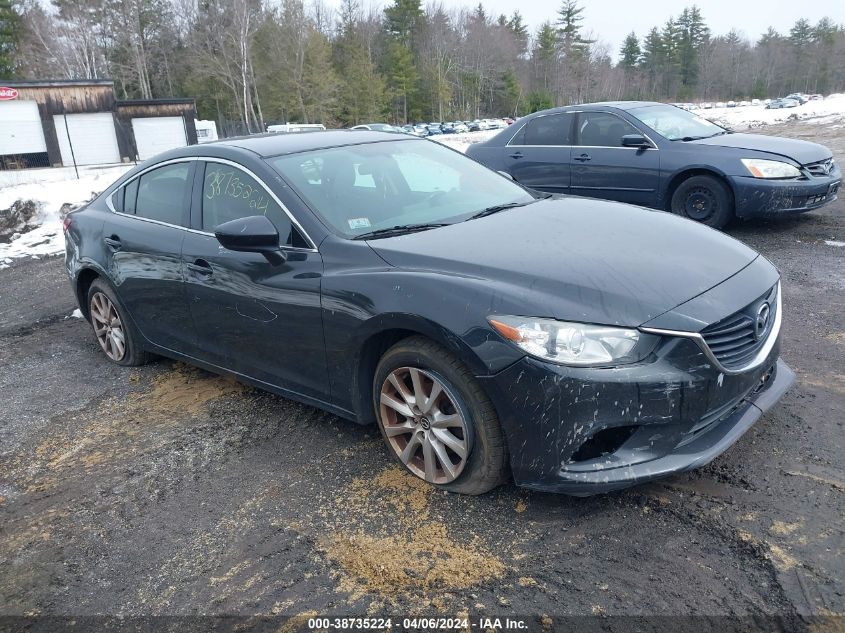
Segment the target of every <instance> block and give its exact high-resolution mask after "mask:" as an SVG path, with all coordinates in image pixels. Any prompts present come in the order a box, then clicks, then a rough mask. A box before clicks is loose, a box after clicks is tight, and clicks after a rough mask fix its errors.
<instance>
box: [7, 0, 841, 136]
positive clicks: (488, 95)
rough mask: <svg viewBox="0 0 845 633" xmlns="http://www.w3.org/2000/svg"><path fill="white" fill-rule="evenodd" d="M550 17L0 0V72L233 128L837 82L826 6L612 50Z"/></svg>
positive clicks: (728, 95) (282, 2)
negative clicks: (149, 102)
mask: <svg viewBox="0 0 845 633" xmlns="http://www.w3.org/2000/svg"><path fill="white" fill-rule="evenodd" d="M550 13H551V14H550V15H549V19H548V20H547V21H546V22H544V23H543V24H541V25H540V26H539V27H538V28H537V29H536V30H534V31H531V30H529V28H528V26H527V25H526V23H525V21H524V19H523V17H522V16H521V15H520V13H519V11H514V12H513V13H512V14H511V15H491V14H489V13H488V12H487V11H486V10H485V8H484V6H483V4H479V5H477V6H476V7H474V8H450V7H447V5H446V4H445V3H443V2H432V3H429V4H425V5H424V4H423V3H422V1H421V0H387V1H386V3H385V5H384V7H383V8H373V7H371V8H363V7H362V5H361V4H359V3H358V2H357V1H356V0H343V2H342V4H341V5H340V7H339V8H337V9H332V8H330V7H329V5H327V4H325V2H324V1H323V0H51V2H50V3H49V4H45V3H44V2H42V1H41V0H0V77H4V78H21V79H47V78H50V79H78V78H111V79H113V80H114V81H115V87H116V90H117V93H118V96H119V97H120V98H125V99H132V98H137V99H149V98H165V97H175V96H189V97H195V98H196V100H197V107H198V111H199V116H200V117H201V118H210V119H216V120H218V121H219V122H222V124H223V125H224V130H223V132H228V133H232V132H253V131H259V130H262V129H264V128H265V126H266V125H267V124H269V123H276V122H285V121H295V122H302V123H308V122H322V123H325V124H327V125H350V124H356V123H361V122H367V121H380V120H387V121H391V122H406V121H421V120H422V121H429V120H437V121H444V120H451V119H455V118H460V119H468V118H477V117H483V116H490V115H497V116H504V115H518V114H525V113H527V112H532V111H536V110H538V109H543V108H547V107H551V106H553V105H564V104H569V103H578V102H587V101H593V100H605V99H658V100H668V101H695V100H717V99H722V100H724V99H743V98H754V97H758V98H763V97H777V96H780V95H784V94H787V93H790V92H793V91H802V92H810V93H815V92H818V93H829V92H834V91H842V90H844V89H845V28H843V25H840V24H836V23H834V22H833V21H832V20H830V19H827V18H825V19H822V20H820V21H819V22H818V23H815V24H813V23H810V22H809V21H807V20H798V21H797V22H796V23H795V24H794V25H793V26H792V28H791V29H790V30H789V32H788V33H779V32H777V31H775V30H774V29H769V30H768V31H767V32H766V33H765V34H764V35H763V36H762V37H760V38H759V39H758V40H756V41H751V40H749V39H748V38H746V37H745V36H744V35H743V34H742V33H741V32H740V31H739V30H732V31H730V32H729V33H726V34H715V33H712V32H711V30H710V28H709V27H708V26H707V22H706V19H705V16H703V15H702V12H701V9H700V8H698V7H697V6H690V7H687V8H685V9H683V10H682V11H681V12H680V14H678V15H676V16H673V17H668V16H667V19H666V21H665V22H663V23H662V25H655V27H654V28H652V29H651V30H650V31H648V32H647V33H642V34H637V33H631V34H630V35H629V36H628V37H627V38H626V39H625V41H624V43H623V45H622V47H621V49H620V50H618V51H611V49H609V48H608V46H607V44H605V43H603V42H602V34H601V31H600V29H597V28H596V27H593V28H590V27H589V25H586V24H585V23H584V16H583V6H582V5H581V4H579V3H578V2H577V0H563V2H562V4H561V5H559V7H558V10H557V11H556V12H550ZM612 52H613V53H615V55H613V54H612ZM614 58H615V59H616V61H614Z"/></svg>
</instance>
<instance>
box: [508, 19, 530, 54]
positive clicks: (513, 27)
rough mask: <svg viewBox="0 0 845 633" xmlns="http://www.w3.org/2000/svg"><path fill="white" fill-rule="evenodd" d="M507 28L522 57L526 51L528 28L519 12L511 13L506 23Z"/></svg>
mask: <svg viewBox="0 0 845 633" xmlns="http://www.w3.org/2000/svg"><path fill="white" fill-rule="evenodd" d="M507 28H508V30H509V31H510V32H511V33H512V34H513V37H514V40H516V43H517V47H518V52H519V54H520V55H524V54H525V52H526V51H527V50H528V27H527V26H526V25H525V23H524V22H523V21H522V15H521V14H520V13H519V11H514V12H513V15H511V17H510V19H509V20H508V22H507Z"/></svg>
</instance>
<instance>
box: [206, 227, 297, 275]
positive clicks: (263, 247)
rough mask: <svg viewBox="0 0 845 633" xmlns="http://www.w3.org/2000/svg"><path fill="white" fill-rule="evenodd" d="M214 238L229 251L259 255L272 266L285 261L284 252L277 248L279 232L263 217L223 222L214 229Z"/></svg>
mask: <svg viewBox="0 0 845 633" xmlns="http://www.w3.org/2000/svg"><path fill="white" fill-rule="evenodd" d="M214 236H215V237H216V238H217V241H218V242H220V245H221V246H223V248H227V249H229V250H230V251H239V252H242V253H261V254H262V255H264V257H266V258H267V261H268V262H270V263H271V264H273V265H274V266H279V265H281V264H284V263H285V261H287V256H286V255H285V252H284V251H283V250H282V249H281V248H279V232H278V231H277V230H276V227H275V226H273V223H272V222H270V220H268V219H267V218H266V217H265V216H263V215H251V216H249V217H246V218H238V219H237V220H231V221H229V222H224V223H223V224H220V225H219V226H217V227H216V228H215V229H214Z"/></svg>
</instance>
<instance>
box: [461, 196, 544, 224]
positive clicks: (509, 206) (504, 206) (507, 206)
mask: <svg viewBox="0 0 845 633" xmlns="http://www.w3.org/2000/svg"><path fill="white" fill-rule="evenodd" d="M536 201H537V199H534V200H529V201H528V202H508V203H506V204H495V205H493V206H492V207H487V208H486V209H482V210H481V211H479V212H478V213H474V214H473V215H471V216H469V217H468V218H467V220H475V219H476V218H483V217H485V216H487V215H493V214H494V213H498V212H499V211H504V210H505V209H513V208H514V207H524V206H525V205H526V204H531V203H532V202H536Z"/></svg>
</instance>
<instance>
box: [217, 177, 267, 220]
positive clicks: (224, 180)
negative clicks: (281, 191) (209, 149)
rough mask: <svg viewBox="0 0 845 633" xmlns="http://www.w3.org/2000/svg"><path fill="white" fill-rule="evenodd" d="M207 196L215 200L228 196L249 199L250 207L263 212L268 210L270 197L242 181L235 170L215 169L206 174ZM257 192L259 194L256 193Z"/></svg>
mask: <svg viewBox="0 0 845 633" xmlns="http://www.w3.org/2000/svg"><path fill="white" fill-rule="evenodd" d="M205 182H206V187H205V197H206V199H207V200H214V199H216V198H221V197H224V196H227V197H229V198H235V199H241V200H248V201H249V207H250V208H251V209H256V210H258V211H261V212H262V213H266V212H267V208H268V206H269V202H270V201H269V199H268V198H267V197H266V196H264V195H262V194H261V193H260V190H258V189H257V188H256V187H253V186H252V185H251V184H249V183H248V182H244V181H242V180H241V179H240V178H239V177H238V176H236V175H235V172H234V171H213V172H210V173H209V174H208V175H207V176H206V180H205ZM256 194H257V195H256Z"/></svg>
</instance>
